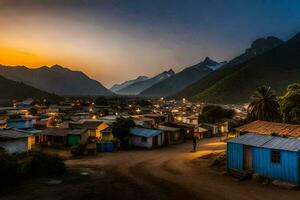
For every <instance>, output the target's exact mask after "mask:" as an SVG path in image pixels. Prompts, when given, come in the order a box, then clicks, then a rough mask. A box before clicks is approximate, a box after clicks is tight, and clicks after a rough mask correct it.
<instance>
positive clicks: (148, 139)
mask: <svg viewBox="0 0 300 200" xmlns="http://www.w3.org/2000/svg"><path fill="white" fill-rule="evenodd" d="M130 135H131V137H130V139H129V144H130V145H132V146H135V147H143V148H148V149H151V148H155V147H159V146H162V145H163V144H164V136H163V132H162V131H161V130H156V129H148V128H141V127H135V128H132V129H131V130H130Z"/></svg>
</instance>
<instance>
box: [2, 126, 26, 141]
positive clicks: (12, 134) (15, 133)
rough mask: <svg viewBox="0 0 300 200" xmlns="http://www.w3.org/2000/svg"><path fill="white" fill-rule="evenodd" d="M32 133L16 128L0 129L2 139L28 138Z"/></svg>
mask: <svg viewBox="0 0 300 200" xmlns="http://www.w3.org/2000/svg"><path fill="white" fill-rule="evenodd" d="M30 135H31V134H29V133H26V132H23V131H19V130H16V129H12V128H8V129H0V138H2V139H19V138H27V137H28V136H30Z"/></svg>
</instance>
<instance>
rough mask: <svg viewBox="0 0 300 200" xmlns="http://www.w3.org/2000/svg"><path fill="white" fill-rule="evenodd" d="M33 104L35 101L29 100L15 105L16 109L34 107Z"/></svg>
mask: <svg viewBox="0 0 300 200" xmlns="http://www.w3.org/2000/svg"><path fill="white" fill-rule="evenodd" d="M32 103H33V99H31V98H28V99H26V100H24V101H21V102H17V103H14V107H29V106H31V105H32Z"/></svg>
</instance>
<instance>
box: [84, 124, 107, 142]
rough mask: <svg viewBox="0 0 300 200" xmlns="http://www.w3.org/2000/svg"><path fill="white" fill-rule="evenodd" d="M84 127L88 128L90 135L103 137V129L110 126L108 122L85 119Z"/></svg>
mask: <svg viewBox="0 0 300 200" xmlns="http://www.w3.org/2000/svg"><path fill="white" fill-rule="evenodd" d="M82 125H83V128H86V129H87V130H88V135H89V137H96V138H101V131H102V130H104V129H106V128H107V127H109V125H108V124H106V123H105V122H102V121H98V120H94V121H84V122H83V124H82Z"/></svg>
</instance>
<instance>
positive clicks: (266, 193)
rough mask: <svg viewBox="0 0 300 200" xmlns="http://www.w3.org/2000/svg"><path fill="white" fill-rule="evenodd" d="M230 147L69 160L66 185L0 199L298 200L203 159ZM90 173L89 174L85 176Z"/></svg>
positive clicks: (40, 185) (29, 187)
mask: <svg viewBox="0 0 300 200" xmlns="http://www.w3.org/2000/svg"><path fill="white" fill-rule="evenodd" d="M225 147H226V146H225V143H221V142H219V141H218V139H217V138H213V139H207V140H202V141H201V142H200V143H199V145H198V151H197V152H196V153H194V152H191V151H190V150H191V148H192V145H191V143H185V144H181V145H174V146H170V147H166V148H161V149H155V150H150V151H149V150H132V151H121V152H116V153H107V154H102V155H99V156H94V157H86V158H84V159H76V160H68V161H66V164H67V165H68V166H69V167H70V169H71V171H72V173H71V174H70V175H68V176H66V177H60V179H61V180H63V183H62V184H59V185H49V184H47V181H48V179H47V180H45V179H44V180H43V179H41V180H34V181H32V182H28V183H26V184H23V186H22V187H20V188H19V189H18V191H16V192H15V193H14V194H10V195H6V196H2V197H0V199H1V200H2V199H7V200H13V199H23V200H27V199H28V200H29V199H30V200H31V199H38V200H40V199H41V200H43V199H49V200H50V199H55V200H60V199H61V200H69V199H72V200H79V199H80V200H81V199H82V200H83V199H84V200H89V199H91V200H94V199H110V200H111V199H122V200H127V199H128V200H129V199H130V200H133V199H143V200H148V199H149V200H150V199H151V200H152V199H153V200H154V199H163V200H164V199H203V200H205V199H221V200H222V199H238V200H248V199H249V200H250V199H251V200H253V199H258V200H259V199H263V200H268V199H270V200H274V199H279V200H280V199H282V200H288V199H299V198H300V191H290V190H286V189H280V188H277V187H275V186H273V185H263V184H261V183H258V182H256V181H253V180H247V181H243V182H239V181H236V180H234V179H233V178H232V177H231V176H228V175H224V173H222V171H220V170H216V169H212V168H211V167H210V160H209V159H199V157H201V156H203V155H207V154H210V153H218V152H223V151H224V150H225ZM80 172H87V173H88V175H86V176H83V175H80Z"/></svg>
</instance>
